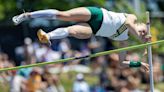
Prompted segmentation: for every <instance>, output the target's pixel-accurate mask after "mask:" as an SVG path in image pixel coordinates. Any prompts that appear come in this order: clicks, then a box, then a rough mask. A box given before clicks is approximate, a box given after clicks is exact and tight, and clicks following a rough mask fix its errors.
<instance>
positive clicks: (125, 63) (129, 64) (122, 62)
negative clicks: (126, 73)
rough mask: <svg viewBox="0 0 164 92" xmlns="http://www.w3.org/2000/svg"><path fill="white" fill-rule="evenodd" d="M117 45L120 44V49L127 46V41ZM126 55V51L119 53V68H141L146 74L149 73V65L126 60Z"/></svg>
mask: <svg viewBox="0 0 164 92" xmlns="http://www.w3.org/2000/svg"><path fill="white" fill-rule="evenodd" d="M119 44H120V47H122V48H123V47H127V46H128V42H127V41H121V42H120V43H119ZM126 55H127V51H123V52H120V53H119V61H120V65H121V67H123V68H124V67H141V68H143V69H144V70H145V71H146V72H148V71H149V65H148V64H147V63H144V62H139V61H131V60H127V59H126Z"/></svg>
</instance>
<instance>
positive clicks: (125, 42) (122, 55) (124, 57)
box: [119, 41, 129, 67]
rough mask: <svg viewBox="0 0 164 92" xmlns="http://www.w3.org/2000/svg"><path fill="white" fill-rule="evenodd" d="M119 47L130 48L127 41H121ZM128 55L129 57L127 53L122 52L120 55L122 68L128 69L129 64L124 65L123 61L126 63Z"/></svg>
mask: <svg viewBox="0 0 164 92" xmlns="http://www.w3.org/2000/svg"><path fill="white" fill-rule="evenodd" d="M119 46H120V47H121V48H124V47H127V46H128V42H127V41H120V42H119ZM126 55H127V51H122V52H120V53H119V61H120V64H121V66H124V67H127V65H129V64H127V63H125V64H124V63H123V61H126Z"/></svg>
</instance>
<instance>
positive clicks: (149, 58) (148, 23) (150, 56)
mask: <svg viewBox="0 0 164 92" xmlns="http://www.w3.org/2000/svg"><path fill="white" fill-rule="evenodd" d="M146 17H147V30H148V35H149V36H151V33H150V15H149V12H148V11H147V12H146ZM150 42H151V41H150ZM148 61H149V68H150V74H149V77H150V92H154V79H153V64H152V48H151V45H148Z"/></svg>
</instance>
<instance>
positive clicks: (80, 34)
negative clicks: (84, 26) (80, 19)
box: [68, 27, 92, 39]
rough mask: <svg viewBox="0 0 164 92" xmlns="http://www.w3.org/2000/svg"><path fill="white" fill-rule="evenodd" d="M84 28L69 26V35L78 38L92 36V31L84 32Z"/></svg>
mask: <svg viewBox="0 0 164 92" xmlns="http://www.w3.org/2000/svg"><path fill="white" fill-rule="evenodd" d="M82 31H83V30H78V29H77V28H74V27H68V32H69V35H70V36H72V37H75V38H78V39H88V38H90V37H91V35H92V32H84V31H83V32H82ZM88 31H89V30H88Z"/></svg>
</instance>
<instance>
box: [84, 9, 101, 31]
mask: <svg viewBox="0 0 164 92" xmlns="http://www.w3.org/2000/svg"><path fill="white" fill-rule="evenodd" d="M86 8H87V9H88V10H89V11H90V13H91V19H90V20H89V21H88V22H87V23H88V24H89V25H90V27H91V28H92V31H93V34H96V33H97V31H98V30H99V29H100V27H101V24H102V21H103V12H102V10H101V8H99V7H86Z"/></svg>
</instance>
